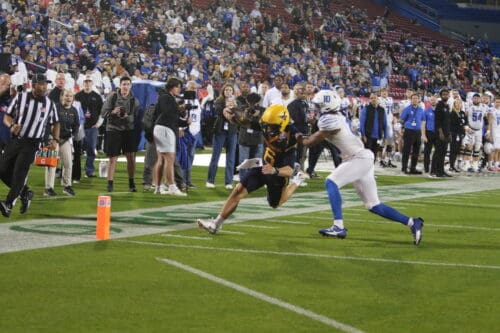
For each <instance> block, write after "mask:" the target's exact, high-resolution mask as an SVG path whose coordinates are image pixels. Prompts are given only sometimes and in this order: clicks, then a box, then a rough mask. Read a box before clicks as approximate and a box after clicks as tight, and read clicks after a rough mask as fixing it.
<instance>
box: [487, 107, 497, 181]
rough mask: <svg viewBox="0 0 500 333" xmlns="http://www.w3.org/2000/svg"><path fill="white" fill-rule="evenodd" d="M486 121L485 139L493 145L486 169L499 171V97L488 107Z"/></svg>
mask: <svg viewBox="0 0 500 333" xmlns="http://www.w3.org/2000/svg"><path fill="white" fill-rule="evenodd" d="M488 122H489V131H488V132H487V133H486V139H487V140H488V141H489V142H490V143H491V144H492V145H493V147H492V150H493V152H491V154H490V161H489V162H488V163H489V167H488V170H490V171H500V97H497V98H496V99H495V104H494V107H493V108H492V109H490V112H489V114H488Z"/></svg>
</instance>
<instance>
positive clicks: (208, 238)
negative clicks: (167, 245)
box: [162, 234, 212, 240]
mask: <svg viewBox="0 0 500 333" xmlns="http://www.w3.org/2000/svg"><path fill="white" fill-rule="evenodd" d="M162 236H163V237H171V238H185V239H199V240H212V237H197V236H183V235H177V234H162Z"/></svg>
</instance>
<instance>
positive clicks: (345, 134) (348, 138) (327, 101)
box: [296, 91, 424, 245]
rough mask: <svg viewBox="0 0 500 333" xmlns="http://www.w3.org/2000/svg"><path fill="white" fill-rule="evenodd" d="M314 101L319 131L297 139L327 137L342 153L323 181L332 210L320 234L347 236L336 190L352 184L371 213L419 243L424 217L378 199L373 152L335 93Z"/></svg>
mask: <svg viewBox="0 0 500 333" xmlns="http://www.w3.org/2000/svg"><path fill="white" fill-rule="evenodd" d="M313 103H314V104H315V105H316V106H318V107H319V112H320V117H319V120H318V127H319V131H317V132H316V133H314V134H312V135H311V136H309V137H304V136H302V135H301V134H300V133H299V134H297V135H296V136H297V140H298V141H301V142H302V143H303V144H304V145H305V146H313V145H316V144H318V143H320V142H321V141H323V140H325V139H326V140H328V141H330V142H332V143H333V144H334V145H336V146H337V147H338V148H339V149H340V151H341V154H342V163H341V164H340V165H339V166H338V167H337V168H335V169H334V170H333V171H332V173H331V174H330V175H329V176H328V177H327V179H326V184H325V187H326V191H327V193H328V198H329V201H330V206H331V208H332V212H333V226H332V227H330V228H327V229H321V230H319V233H320V234H322V235H325V236H332V237H337V238H345V237H346V236H347V229H346V228H345V227H344V222H343V219H342V197H341V195H340V191H339V189H340V188H342V187H343V186H344V185H347V184H350V183H353V185H354V187H355V188H356V190H357V192H358V195H359V196H360V197H361V200H363V203H364V204H365V207H366V208H367V209H369V210H370V212H372V213H375V214H378V215H380V216H382V217H385V218H387V219H390V220H393V221H396V222H399V223H401V224H404V225H406V226H408V227H409V228H410V230H411V232H412V234H413V243H414V244H415V245H418V244H419V243H420V240H421V239H422V228H423V224H424V221H423V219H422V218H419V217H416V218H412V217H408V216H405V215H403V214H401V213H400V212H398V211H397V210H395V209H394V208H391V207H389V206H387V205H385V204H383V203H381V202H380V201H379V198H378V193H377V183H376V182H375V175H374V165H373V159H374V156H373V153H372V152H371V151H370V150H368V149H365V148H364V145H363V143H362V142H361V139H360V138H359V137H357V136H355V135H354V134H353V133H352V132H351V130H350V129H349V127H348V126H347V123H346V122H345V119H344V116H342V115H341V114H340V113H339V112H338V111H339V107H340V100H339V98H338V96H337V95H336V94H335V93H334V92H331V91H325V93H323V94H320V93H318V94H316V96H315V97H314V98H313Z"/></svg>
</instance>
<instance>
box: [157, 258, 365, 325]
mask: <svg viewBox="0 0 500 333" xmlns="http://www.w3.org/2000/svg"><path fill="white" fill-rule="evenodd" d="M156 259H157V260H158V261H161V262H163V263H166V264H168V265H171V266H174V267H177V268H180V269H182V270H184V271H187V272H189V273H193V274H195V275H197V276H199V277H202V278H204V279H207V280H209V281H212V282H215V283H217V284H220V285H223V286H225V287H228V288H231V289H233V290H236V291H238V292H240V293H242V294H245V295H248V296H252V297H254V298H257V299H258V300H261V301H264V302H267V303H270V304H273V305H277V306H279V307H281V308H283V309H286V310H288V311H292V312H295V313H297V314H300V315H302V316H306V317H308V318H310V319H312V320H315V321H319V322H321V323H323V324H325V325H328V326H330V327H334V328H336V329H338V330H341V331H342V332H347V333H362V332H363V331H361V330H359V329H357V328H355V327H352V326H349V325H346V324H344V323H341V322H339V321H336V320H335V319H332V318H328V317H326V316H323V315H320V314H317V313H315V312H313V311H310V310H307V309H304V308H302V307H300V306H297V305H293V304H290V303H287V302H284V301H282V300H280V299H278V298H275V297H271V296H269V295H266V294H263V293H261V292H258V291H255V290H253V289H250V288H247V287H244V286H242V285H240V284H236V283H234V282H231V281H228V280H225V279H222V278H220V277H217V276H215V275H212V274H209V273H207V272H204V271H201V270H199V269H196V268H194V267H191V266H188V265H185V264H182V263H180V262H178V261H175V260H171V259H167V258H156Z"/></svg>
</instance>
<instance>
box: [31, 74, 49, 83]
mask: <svg viewBox="0 0 500 333" xmlns="http://www.w3.org/2000/svg"><path fill="white" fill-rule="evenodd" d="M42 82H44V83H51V82H52V81H49V80H47V77H46V76H45V74H35V75H33V77H32V78H31V83H42Z"/></svg>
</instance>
